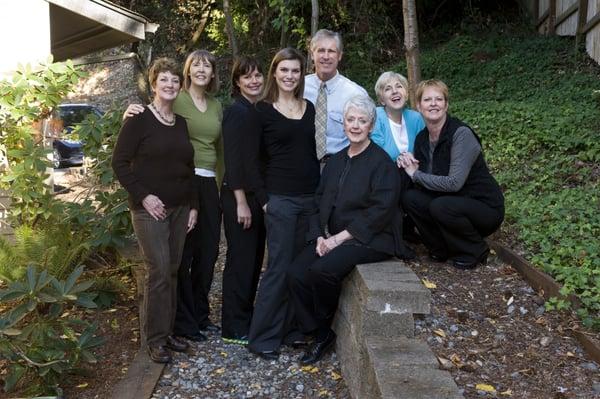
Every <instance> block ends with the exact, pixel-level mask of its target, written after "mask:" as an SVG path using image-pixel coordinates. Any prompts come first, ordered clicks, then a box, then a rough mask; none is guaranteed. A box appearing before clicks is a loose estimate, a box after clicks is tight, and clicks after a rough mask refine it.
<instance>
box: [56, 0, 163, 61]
mask: <svg viewBox="0 0 600 399" xmlns="http://www.w3.org/2000/svg"><path fill="white" fill-rule="evenodd" d="M46 1H47V2H48V3H49V4H50V40H51V51H52V54H53V55H54V60H55V61H63V60H66V59H67V58H77V57H81V56H84V55H86V54H90V53H93V52H96V51H99V50H104V49H107V48H111V47H115V46H119V45H122V44H125V43H131V42H136V41H140V40H144V39H145V37H146V33H154V31H156V29H157V28H158V25H157V24H153V23H151V22H150V21H148V20H147V19H146V18H145V17H144V16H143V15H140V14H137V13H135V12H133V11H130V10H128V9H126V8H124V7H121V6H119V5H116V4H114V3H111V2H110V1H106V0H46Z"/></svg>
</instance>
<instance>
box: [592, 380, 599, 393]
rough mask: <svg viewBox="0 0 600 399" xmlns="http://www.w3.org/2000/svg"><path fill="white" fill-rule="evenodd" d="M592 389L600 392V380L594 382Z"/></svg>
mask: <svg viewBox="0 0 600 399" xmlns="http://www.w3.org/2000/svg"><path fill="white" fill-rule="evenodd" d="M592 389H593V390H594V392H595V393H600V382H594V383H593V384H592Z"/></svg>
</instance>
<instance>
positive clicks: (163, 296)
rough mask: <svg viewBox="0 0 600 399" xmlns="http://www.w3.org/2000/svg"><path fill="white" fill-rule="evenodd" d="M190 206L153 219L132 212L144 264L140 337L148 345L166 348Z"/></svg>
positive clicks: (173, 316) (134, 211)
mask: <svg viewBox="0 0 600 399" xmlns="http://www.w3.org/2000/svg"><path fill="white" fill-rule="evenodd" d="M189 209H190V208H189V206H187V205H185V206H178V207H174V208H169V209H167V217H166V218H165V219H163V220H159V221H157V220H154V218H153V217H152V216H150V214H149V213H148V212H146V210H145V209H134V210H132V211H131V219H132V221H133V229H134V230H135V234H136V235H137V239H138V242H139V246H140V251H141V253H142V257H143V259H144V263H145V268H146V270H145V278H144V300H143V303H142V306H141V308H140V320H141V322H142V330H143V335H145V337H146V342H147V343H148V345H152V346H155V345H165V343H166V339H167V337H168V336H169V335H171V334H172V333H173V324H174V322H175V310H176V306H177V270H178V268H179V263H180V262H181V254H182V252H183V244H184V242H185V236H186V229H187V221H188V216H189V213H190V212H189Z"/></svg>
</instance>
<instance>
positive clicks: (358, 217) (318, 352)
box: [288, 96, 412, 364]
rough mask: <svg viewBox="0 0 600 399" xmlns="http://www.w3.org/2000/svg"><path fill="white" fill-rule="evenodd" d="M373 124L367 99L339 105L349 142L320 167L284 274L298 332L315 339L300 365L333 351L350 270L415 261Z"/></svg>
mask: <svg viewBox="0 0 600 399" xmlns="http://www.w3.org/2000/svg"><path fill="white" fill-rule="evenodd" d="M374 120H375V104H374V103H373V101H372V100H371V99H370V98H369V97H367V96H356V97H352V98H351V99H350V100H348V102H346V104H345V105H344V132H345V133H346V136H347V137H348V140H349V141H350V145H349V146H348V147H346V148H345V149H343V150H341V151H340V152H338V153H337V154H335V155H333V156H332V157H331V158H329V160H328V161H327V164H326V165H325V168H324V169H323V175H322V176H321V182H320V183H319V188H318V189H317V192H316V194H315V202H316V203H317V204H318V213H317V214H315V215H314V217H313V218H312V219H311V223H310V230H309V232H308V234H307V239H308V240H311V241H312V242H311V243H310V244H309V245H307V246H306V247H305V248H304V250H303V251H302V252H301V253H300V255H298V257H296V259H294V262H293V264H292V266H291V267H290V268H289V270H288V283H289V289H290V298H291V302H292V304H293V307H294V310H295V313H296V318H297V321H298V323H299V326H300V330H301V331H302V332H303V333H305V334H313V335H314V337H315V341H314V343H313V344H312V345H311V346H310V347H309V348H308V350H307V351H306V352H305V354H304V356H302V358H301V359H300V361H301V363H303V364H311V363H315V362H317V361H318V360H319V359H321V357H322V356H323V355H324V354H325V353H326V352H327V351H328V350H329V349H330V348H332V347H333V344H334V342H335V333H334V332H333V331H332V330H331V323H332V321H333V317H334V315H335V311H336V309H337V303H338V298H339V295H340V290H341V286H342V282H343V280H344V278H345V277H346V276H347V275H348V274H349V273H350V272H351V271H352V270H353V269H354V267H355V265H357V264H359V263H371V262H377V261H381V260H384V259H386V258H388V257H390V256H392V255H396V256H398V257H400V258H410V257H411V256H412V252H411V251H409V250H407V249H406V248H405V247H404V245H403V243H402V230H401V223H400V219H401V217H402V215H401V214H400V211H399V209H398V206H397V204H398V200H399V198H400V184H399V176H398V171H397V169H396V167H395V166H394V163H393V161H392V160H391V159H390V157H389V156H388V155H387V153H386V152H385V151H384V150H383V149H381V147H379V146H378V145H377V144H374V143H372V142H371V140H370V139H369V133H370V132H371V130H372V129H373V123H374Z"/></svg>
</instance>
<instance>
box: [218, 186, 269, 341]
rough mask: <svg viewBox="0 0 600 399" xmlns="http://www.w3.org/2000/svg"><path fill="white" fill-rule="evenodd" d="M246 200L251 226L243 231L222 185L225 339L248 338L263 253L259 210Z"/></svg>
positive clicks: (231, 197)
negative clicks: (225, 245) (224, 252)
mask: <svg viewBox="0 0 600 399" xmlns="http://www.w3.org/2000/svg"><path fill="white" fill-rule="evenodd" d="M246 200H247V202H248V206H249V207H250V212H251V213H252V224H251V225H250V228H249V229H246V230H244V228H243V226H242V225H241V224H239V223H238V221H237V203H236V200H235V196H234V195H233V191H231V190H230V189H229V188H228V187H227V186H225V185H223V186H222V187H221V204H222V206H223V226H224V227H225V237H227V257H226V259H225V269H223V303H222V320H221V323H222V330H221V331H222V335H223V337H226V338H241V337H243V336H247V335H248V331H249V330H250V321H251V320H252V310H253V308H254V297H255V296H256V287H257V285H258V278H259V276H260V269H261V267H262V263H263V256H264V253H265V225H264V221H263V210H262V208H261V206H260V204H259V203H258V201H257V200H256V198H255V197H254V196H253V195H252V194H251V193H246Z"/></svg>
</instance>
